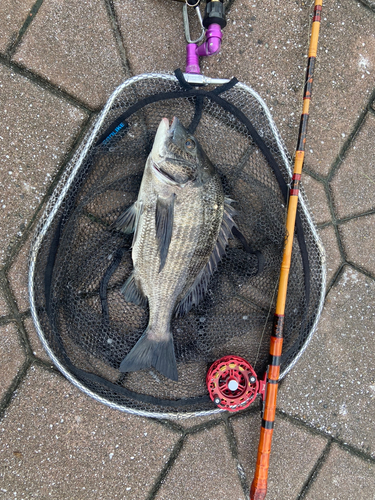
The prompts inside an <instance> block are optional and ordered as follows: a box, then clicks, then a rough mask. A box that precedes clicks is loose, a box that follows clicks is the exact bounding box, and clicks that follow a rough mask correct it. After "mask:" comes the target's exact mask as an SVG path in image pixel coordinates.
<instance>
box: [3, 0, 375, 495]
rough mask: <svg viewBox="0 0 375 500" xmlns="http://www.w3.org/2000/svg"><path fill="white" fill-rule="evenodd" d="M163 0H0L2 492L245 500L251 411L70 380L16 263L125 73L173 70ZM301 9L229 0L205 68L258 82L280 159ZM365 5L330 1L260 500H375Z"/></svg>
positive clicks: (176, 58) (175, 57) (290, 139)
mask: <svg viewBox="0 0 375 500" xmlns="http://www.w3.org/2000/svg"><path fill="white" fill-rule="evenodd" d="M181 8H182V4H181V3H180V2H174V1H172V0H138V1H137V2H134V1H131V0H86V1H78V0H44V1H43V0H37V1H36V2H34V0H23V1H21V0H17V1H10V0H5V1H3V2H2V3H1V5H0V109H1V117H2V120H1V124H0V145H1V148H0V172H1V174H0V266H1V270H0V359H1V364H0V380H1V384H0V398H1V399H0V417H1V421H0V450H1V462H0V499H4V500H10V499H25V500H28V499H31V498H38V499H45V498H52V499H56V500H60V499H74V500H76V499H77V500H83V499H108V500H109V499H115V498H117V499H136V500H151V499H157V500H161V499H165V500H171V499H175V498H179V499H182V500H185V499H186V500H192V499H197V500H216V499H222V498H228V499H229V498H230V499H233V500H234V499H235V500H237V499H238V500H240V499H241V500H242V499H246V498H248V495H249V487H250V484H251V481H252V477H253V472H254V466H255V460H256V449H257V445H258V436H259V429H260V415H259V411H258V407H257V405H256V408H255V407H254V408H250V409H249V410H246V411H244V412H242V413H239V414H233V415H228V414H221V415H219V416H217V415H216V416H214V417H204V418H203V417H202V418H194V419H190V420H184V421H165V420H156V419H146V418H142V417H138V416H133V415H129V414H126V413H121V412H119V411H116V410H113V409H111V408H108V407H106V406H104V405H102V404H100V403H98V402H96V401H94V400H93V399H91V398H89V397H88V396H86V395H85V394H83V393H81V392H80V391H79V390H78V389H77V388H76V387H75V386H73V385H71V384H70V383H69V382H68V381H67V380H65V379H64V378H63V377H62V376H61V375H60V374H59V373H58V372H57V371H56V370H55V369H54V368H53V367H52V365H51V362H50V361H49V358H48V356H47V355H46V354H45V353H44V350H43V348H42V346H41V344H40V342H39V340H38V337H37V335H36V332H35V329H34V327H33V322H32V319H31V315H30V307H29V302H28V294H27V272H28V269H27V256H28V252H29V247H30V240H31V235H32V233H33V231H34V229H35V224H36V222H37V220H38V218H39V217H40V216H41V213H42V211H43V207H44V205H45V203H46V201H47V200H48V198H49V197H50V195H51V193H52V191H53V188H54V186H55V184H56V182H57V180H58V179H59V177H60V176H61V173H62V172H63V171H64V169H65V168H66V165H67V163H68V162H69V159H70V158H71V156H72V154H73V152H74V150H75V148H76V147H77V145H78V144H79V142H80V140H81V139H82V136H83V134H84V133H85V131H86V130H87V128H88V126H89V124H90V122H91V121H92V120H93V119H95V117H96V115H97V114H98V112H99V110H100V109H101V107H102V106H103V105H104V103H105V102H106V99H107V98H108V96H109V95H110V94H111V92H112V91H113V90H114V89H115V88H116V86H117V85H119V84H120V83H121V82H122V81H124V80H126V79H127V78H129V77H130V76H133V75H136V74H139V73H145V72H151V71H167V72H172V71H173V70H174V69H176V68H178V67H181V68H184V64H185V61H184V59H185V42H184V36H183V25H182V15H181ZM311 14H312V4H311V2H303V1H291V2H279V1H276V0H264V1H262V2H259V1H255V0H232V1H231V2H230V3H229V4H228V14H227V19H228V24H227V26H226V28H225V30H224V40H223V46H222V50H221V53H220V55H218V56H214V57H212V58H210V59H205V60H204V61H202V64H201V67H202V70H203V73H204V74H205V75H207V76H212V77H225V78H230V77H231V76H236V77H237V78H238V79H239V80H240V81H242V82H244V83H246V84H248V85H251V86H252V87H253V88H254V89H255V90H256V91H257V92H259V94H260V95H261V96H262V97H263V99H264V100H265V101H266V103H267V104H268V106H269V107H270V109H271V112H272V115H273V117H274V120H275V122H276V124H277V126H278V127H279V129H280V132H281V135H282V137H283V138H284V140H285V142H286V144H287V147H288V149H289V151H290V152H293V150H294V148H295V145H296V141H297V135H298V125H299V113H300V110H301V99H302V87H303V81H304V74H305V65H306V54H307V49H308V38H309V29H310V27H309V26H310V22H311ZM374 33H375V4H374V2H372V1H365V0H363V1H360V2H359V1H354V0H346V1H338V2H324V5H323V16H322V23H321V36H320V40H319V50H318V60H317V66H316V73H315V81H314V89H313V100H312V105H311V108H310V113H311V117H310V122H309V131H308V140H307V143H308V146H307V151H306V161H305V169H304V174H303V184H304V187H305V190H306V193H307V196H308V200H309V203H310V206H311V211H312V214H313V217H314V220H315V222H316V224H317V228H318V231H319V234H320V236H321V238H322V240H323V243H324V246H325V249H326V254H327V274H328V279H327V285H326V301H325V306H324V310H323V313H322V316H321V319H320V323H319V326H318V329H317V332H316V334H315V336H314V337H313V339H312V341H311V343H310V345H309V347H308V349H307V350H306V351H305V353H304V354H303V355H302V358H301V359H300V361H299V362H298V364H297V365H296V367H295V368H294V369H293V370H292V371H291V373H290V374H289V375H288V376H287V377H286V379H285V380H284V381H283V383H282V385H281V388H280V392H279V399H278V407H277V418H276V426H275V433H274V441H273V449H272V455H271V464H270V473H269V489H268V494H267V499H269V500H272V499H273V500H276V499H278V500H289V499H290V500H294V499H308V500H322V499H330V500H333V499H339V500H349V499H353V498H355V499H356V500H368V499H372V498H375V440H374V436H375V431H374V424H375V418H374V414H375V411H374V410H375V351H374V348H373V338H374V330H375V321H374V320H375V312H374V298H375V252H374V250H373V248H374V242H375V238H374V222H375V189H374V188H375V160H374V154H373V149H374V134H375V104H374V99H375V78H374V77H375V35H374Z"/></svg>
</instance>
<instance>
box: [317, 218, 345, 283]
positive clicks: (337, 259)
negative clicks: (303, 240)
mask: <svg viewBox="0 0 375 500" xmlns="http://www.w3.org/2000/svg"><path fill="white" fill-rule="evenodd" d="M319 236H320V238H321V240H322V243H323V247H324V250H325V254H326V273H327V277H326V283H327V285H329V283H330V281H331V280H332V278H333V277H334V276H335V274H336V273H337V271H338V270H339V268H340V265H341V254H340V250H339V247H338V243H337V237H336V232H335V229H334V227H333V226H327V227H325V228H322V229H320V230H319Z"/></svg>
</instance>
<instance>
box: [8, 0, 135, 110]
mask: <svg viewBox="0 0 375 500" xmlns="http://www.w3.org/2000/svg"><path fill="white" fill-rule="evenodd" d="M14 60H15V61H17V62H18V63H20V64H22V65H23V66H26V67H27V68H29V69H31V70H32V71H33V72H35V73H37V74H38V75H41V76H42V77H43V78H46V79H47V80H49V81H50V82H51V83H53V84H54V85H56V86H58V87H60V88H62V89H64V90H65V91H67V92H69V93H70V94H71V95H73V96H75V97H76V98H77V99H80V100H82V101H84V102H85V103H87V104H88V105H89V106H91V107H95V108H97V107H101V106H102V105H103V104H104V103H105V101H106V100H107V97H108V96H109V95H110V94H111V92H112V91H113V90H114V89H115V88H116V87H117V86H118V85H119V84H120V83H121V82H122V81H123V80H124V79H125V78H124V76H125V75H124V72H123V69H122V66H121V60H120V56H119V53H118V49H117V45H116V41H115V38H114V35H113V32H112V29H111V25H110V21H109V17H108V14H107V11H106V8H105V2H104V1H102V2H97V1H95V0H85V1H83V2H82V1H78V0H52V1H49V2H43V4H42V6H41V7H40V9H39V12H38V15H37V16H36V18H35V19H34V21H33V23H32V24H31V26H30V27H29V29H28V30H27V32H26V34H25V36H24V38H23V39H22V42H21V44H20V46H19V48H18V49H17V51H16V53H15V55H14Z"/></svg>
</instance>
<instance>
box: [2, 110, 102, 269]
mask: <svg viewBox="0 0 375 500" xmlns="http://www.w3.org/2000/svg"><path fill="white" fill-rule="evenodd" d="M92 116H93V115H91V116H90V117H87V119H86V120H85V121H84V122H83V123H82V125H81V127H80V129H79V131H78V133H77V135H76V137H75V139H74V140H73V143H72V145H71V147H70V149H68V150H67V151H66V153H65V154H64V156H63V157H62V158H61V160H60V163H61V166H60V168H59V169H58V171H57V173H56V175H55V176H54V178H53V180H52V182H51V184H50V185H49V187H48V188H47V191H46V193H45V195H44V196H43V198H42V200H41V201H40V203H39V205H38V207H37V208H36V210H35V211H34V213H33V215H32V217H31V219H30V221H29V223H28V224H27V226H26V228H25V230H24V231H23V233H22V236H21V237H19V238H17V240H16V242H15V243H14V244H13V245H12V246H11V248H10V249H9V252H8V255H7V257H6V259H5V264H4V266H3V270H4V272H5V274H7V273H8V272H9V271H10V269H11V267H12V265H13V263H14V260H15V259H16V257H17V255H18V253H19V252H20V250H21V248H22V247H23V245H24V244H25V242H26V241H27V239H28V237H29V236H30V234H32V233H33V232H34V231H35V226H36V224H37V222H38V221H39V219H40V215H41V212H42V210H43V206H44V205H45V203H46V202H47V201H48V200H49V198H50V197H51V195H52V194H53V192H54V190H55V188H56V186H57V184H58V182H59V181H60V178H61V176H62V175H63V173H64V172H65V169H66V167H67V166H68V164H69V162H70V160H71V159H72V157H73V155H74V153H75V151H76V150H77V148H78V146H79V144H80V143H81V141H82V139H83V137H84V136H85V134H86V132H87V131H88V129H89V128H90V126H91V118H92Z"/></svg>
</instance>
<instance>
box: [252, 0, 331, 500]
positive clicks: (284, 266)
mask: <svg viewBox="0 0 375 500" xmlns="http://www.w3.org/2000/svg"><path fill="white" fill-rule="evenodd" d="M322 3H323V2H322V0H315V5H314V15H313V23H312V28H311V37H310V45H309V53H308V62H307V70H306V78H305V86H304V94H303V108H302V114H301V120H300V129H299V134H298V141H297V149H296V155H295V159H294V170H293V177H292V182H291V186H290V191H289V203H288V212H287V220H286V234H285V247H284V252H283V259H282V263H281V269H280V279H279V287H278V293H277V301H276V310H275V316H274V323H273V331H272V335H271V341H270V361H269V366H268V374H267V387H266V401H265V407H264V413H263V418H262V427H261V431H260V439H259V446H258V456H257V463H256V468H255V474H254V480H253V482H252V485H251V490H250V499H251V500H263V499H264V498H265V496H266V493H267V478H268V467H269V460H270V453H271V443H272V434H273V426H274V421H275V413H276V400H277V390H278V385H279V383H278V382H279V375H280V359H281V353H282V346H283V336H284V319H285V316H284V314H285V303H286V294H287V288H288V278H289V270H290V262H291V256H292V247H293V236H294V228H295V221H296V213H297V204H298V195H299V184H300V180H301V173H302V167H303V161H304V156H305V143H306V133H307V122H308V118H309V107H310V100H311V91H312V83H313V75H314V67H315V60H316V54H317V49H318V38H319V30H320V21H321V11H322Z"/></svg>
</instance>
